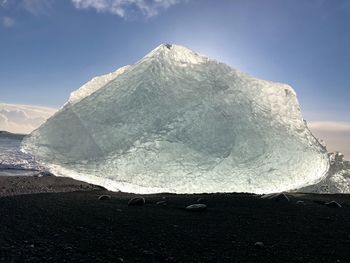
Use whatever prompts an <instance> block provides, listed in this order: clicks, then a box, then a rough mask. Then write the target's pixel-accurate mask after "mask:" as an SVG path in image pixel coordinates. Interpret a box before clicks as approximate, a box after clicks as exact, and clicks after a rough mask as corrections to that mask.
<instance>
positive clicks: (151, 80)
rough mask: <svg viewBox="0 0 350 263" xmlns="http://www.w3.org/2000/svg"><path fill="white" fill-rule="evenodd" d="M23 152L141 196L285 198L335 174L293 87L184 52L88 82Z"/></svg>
mask: <svg viewBox="0 0 350 263" xmlns="http://www.w3.org/2000/svg"><path fill="white" fill-rule="evenodd" d="M106 76H107V77H106ZM86 87H87V88H86ZM22 147H23V149H24V151H26V152H30V153H31V154H33V155H34V156H35V157H36V158H37V159H38V160H39V161H40V162H41V163H42V164H44V165H46V166H49V167H50V169H51V170H52V172H54V173H55V174H57V175H63V176H70V177H73V178H76V179H79V180H83V181H86V182H89V183H94V184H98V185H102V186H104V187H106V188H107V189H109V190H114V191H117V190H120V191H126V192H134V193H155V192H172V193H204V192H251V193H271V192H280V191H286V190H290V189H296V188H300V187H303V186H306V185H309V184H312V183H315V182H318V181H319V180H321V179H322V178H323V177H324V176H325V174H326V172H327V170H328V167H329V161H328V156H327V152H326V150H325V148H324V147H323V146H322V145H321V144H320V143H319V142H318V141H317V139H315V137H314V136H313V135H312V134H311V132H310V131H309V129H308V128H307V125H306V122H305V121H304V120H303V118H302V114H301V111H300V108H299V104H298V101H297V98H296V94H295V92H294V90H293V89H292V88H291V87H290V86H288V85H286V84H281V83H274V82H271V81H265V80H259V79H256V78H254V77H251V76H250V75H248V74H245V73H242V72H240V71H238V70H235V69H232V68H231V67H229V66H227V65H225V64H223V63H219V62H217V61H216V60H212V59H209V58H207V57H205V56H201V55H199V54H197V53H195V52H193V51H191V50H189V49H187V48H185V47H182V46H178V45H160V46H159V47H157V48H156V49H155V50H153V51H151V52H150V53H149V54H147V55H146V56H145V57H144V58H143V59H141V60H140V61H138V62H137V63H135V64H134V65H131V66H128V67H127V68H123V69H122V70H120V71H117V72H116V73H114V74H112V75H105V76H104V77H103V78H102V79H99V78H97V80H96V79H95V81H94V80H92V82H89V83H87V84H85V85H84V86H83V87H82V88H81V89H79V90H78V91H76V92H74V93H73V94H72V96H71V98H70V101H69V102H68V103H66V104H65V107H63V108H62V109H61V110H60V111H59V112H57V113H56V114H55V115H54V116H53V117H52V118H50V119H49V120H48V121H47V122H46V123H44V124H43V125H42V126H41V127H40V128H38V129H37V130H35V131H34V132H33V133H31V134H30V135H29V136H28V137H26V138H25V139H24V141H23V145H22Z"/></svg>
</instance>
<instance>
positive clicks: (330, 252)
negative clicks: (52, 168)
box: [0, 176, 350, 262]
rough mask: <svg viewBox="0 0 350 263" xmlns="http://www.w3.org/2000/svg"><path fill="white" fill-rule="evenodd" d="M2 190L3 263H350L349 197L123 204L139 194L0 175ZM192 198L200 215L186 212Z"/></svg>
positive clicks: (168, 197)
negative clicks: (332, 204) (104, 197)
mask: <svg viewBox="0 0 350 263" xmlns="http://www.w3.org/2000/svg"><path fill="white" fill-rule="evenodd" d="M0 188H1V195H2V197H0V247H1V254H0V261H1V262H350V197H349V196H348V195H303V194H288V197H289V198H290V200H289V201H286V200H280V201H277V200H273V199H262V198H260V196H258V195H250V194H208V195H173V194H158V195H143V197H144V198H145V199H146V204H145V205H140V206H128V201H129V200H130V198H133V197H136V196H138V195H134V194H126V193H113V192H108V191H106V190H104V189H102V188H100V187H95V186H92V185H89V184H86V183H82V182H78V181H74V180H72V179H68V178H60V177H53V176H50V177H41V178H34V177H1V178H0ZM11 189H12V190H11ZM64 191H65V192H64ZM67 191H69V192H67ZM40 192H46V193H40ZM47 192H52V193H47ZM24 193H27V194H24ZM28 193H32V194H28ZM102 194H106V195H110V196H111V199H110V200H98V197H99V196H100V195H102ZM198 198H204V200H201V201H200V202H201V203H205V204H207V209H206V210H205V211H201V212H190V211H186V210H185V209H184V207H186V206H187V205H190V204H193V203H197V199H198ZM298 200H303V201H304V202H298V203H297V201H298ZM331 200H336V201H337V202H338V203H340V204H341V205H342V207H341V208H334V207H329V206H326V205H324V203H325V202H327V201H331ZM158 201H165V202H166V206H163V205H157V204H156V203H157V202H158ZM257 242H258V243H257ZM259 242H260V243H259Z"/></svg>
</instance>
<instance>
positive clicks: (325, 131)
mask: <svg viewBox="0 0 350 263" xmlns="http://www.w3.org/2000/svg"><path fill="white" fill-rule="evenodd" d="M308 126H309V128H310V130H311V131H312V133H313V134H314V135H315V136H316V137H317V138H320V139H322V140H324V141H325V142H326V144H327V149H328V151H329V152H333V151H340V152H342V153H343V154H344V155H345V158H346V159H348V160H350V123H349V122H330V121H323V122H322V121H317V122H310V123H308Z"/></svg>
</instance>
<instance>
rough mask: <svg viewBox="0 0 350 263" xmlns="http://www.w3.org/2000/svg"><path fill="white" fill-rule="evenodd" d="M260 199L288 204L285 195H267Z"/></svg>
mask: <svg viewBox="0 0 350 263" xmlns="http://www.w3.org/2000/svg"><path fill="white" fill-rule="evenodd" d="M261 198H266V199H271V200H275V201H278V202H289V198H288V196H287V195H286V194H285V193H279V194H273V195H268V196H266V197H261Z"/></svg>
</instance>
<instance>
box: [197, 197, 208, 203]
mask: <svg viewBox="0 0 350 263" xmlns="http://www.w3.org/2000/svg"><path fill="white" fill-rule="evenodd" d="M197 203H199V204H203V203H206V200H205V199H204V198H198V199H197Z"/></svg>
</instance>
